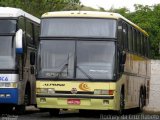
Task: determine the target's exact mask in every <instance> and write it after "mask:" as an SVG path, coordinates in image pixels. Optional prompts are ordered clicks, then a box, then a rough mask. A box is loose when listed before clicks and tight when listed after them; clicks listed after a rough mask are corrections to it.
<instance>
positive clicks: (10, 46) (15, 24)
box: [0, 7, 40, 114]
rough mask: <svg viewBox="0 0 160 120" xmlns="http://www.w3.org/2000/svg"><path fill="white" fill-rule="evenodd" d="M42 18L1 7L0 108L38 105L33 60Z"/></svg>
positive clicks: (23, 108) (22, 111)
mask: <svg viewBox="0 0 160 120" xmlns="http://www.w3.org/2000/svg"><path fill="white" fill-rule="evenodd" d="M39 24H40V20H39V19H38V18H36V17H34V16H32V15H31V14H29V13H27V12H25V11H23V10H21V9H17V8H10V7H0V109H2V110H0V111H5V112H6V111H11V110H13V108H15V109H16V111H17V112H18V113H19V114H20V113H24V111H25V106H26V105H31V104H32V105H36V100H35V71H34V68H35V66H34V60H31V59H30V56H31V55H33V53H34V52H35V53H36V50H37V44H38V35H39Z"/></svg>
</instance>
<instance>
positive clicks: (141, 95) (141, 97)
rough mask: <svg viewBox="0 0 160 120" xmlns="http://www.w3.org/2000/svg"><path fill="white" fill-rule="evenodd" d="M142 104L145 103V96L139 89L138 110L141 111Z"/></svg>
mask: <svg viewBox="0 0 160 120" xmlns="http://www.w3.org/2000/svg"><path fill="white" fill-rule="evenodd" d="M144 105H145V96H144V94H143V92H142V90H141V91H140V95H139V108H138V109H139V111H140V112H142V111H143V107H144Z"/></svg>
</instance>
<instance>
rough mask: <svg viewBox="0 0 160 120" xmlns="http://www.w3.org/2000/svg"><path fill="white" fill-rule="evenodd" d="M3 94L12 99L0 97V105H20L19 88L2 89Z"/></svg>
mask: <svg viewBox="0 0 160 120" xmlns="http://www.w3.org/2000/svg"><path fill="white" fill-rule="evenodd" d="M1 94H5V95H6V94H10V95H11V97H9V98H6V97H1V96H0V104H3V103H4V104H18V88H0V95H1Z"/></svg>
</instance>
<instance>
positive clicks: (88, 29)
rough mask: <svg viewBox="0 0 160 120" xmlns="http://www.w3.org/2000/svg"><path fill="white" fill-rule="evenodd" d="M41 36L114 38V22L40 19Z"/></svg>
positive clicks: (86, 19)
mask: <svg viewBox="0 0 160 120" xmlns="http://www.w3.org/2000/svg"><path fill="white" fill-rule="evenodd" d="M41 28H43V29H41V36H47V37H48V36H52V37H60V36H61V37H101V38H115V37H116V20H114V19H94V18H92V19H89V18H48V19H42V23H41Z"/></svg>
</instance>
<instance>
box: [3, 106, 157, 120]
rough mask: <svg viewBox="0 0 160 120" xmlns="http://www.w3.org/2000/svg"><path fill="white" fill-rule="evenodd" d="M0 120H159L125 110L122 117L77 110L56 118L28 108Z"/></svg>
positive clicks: (62, 112)
mask: <svg viewBox="0 0 160 120" xmlns="http://www.w3.org/2000/svg"><path fill="white" fill-rule="evenodd" d="M0 119H1V120H139V119H141V120H160V115H155V114H149V113H138V112H137V111H136V110H134V109H133V110H127V111H126V113H125V114H124V115H122V116H118V115H117V113H116V112H113V111H108V112H106V111H105V112H104V111H87V112H86V113H85V114H80V113H79V111H78V110H69V111H61V112H60V115H59V116H58V117H50V116H49V113H48V112H40V111H39V110H38V109H35V108H33V107H28V108H27V112H26V113H25V114H24V115H19V116H18V115H14V113H12V114H10V115H8V114H3V115H2V116H1V117H0Z"/></svg>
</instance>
